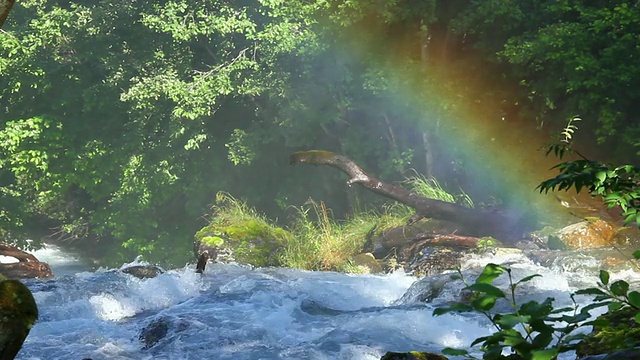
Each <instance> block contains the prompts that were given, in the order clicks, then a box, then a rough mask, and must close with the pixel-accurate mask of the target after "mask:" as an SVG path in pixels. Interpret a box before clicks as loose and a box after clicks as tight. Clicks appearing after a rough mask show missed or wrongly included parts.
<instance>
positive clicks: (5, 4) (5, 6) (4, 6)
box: [0, 0, 16, 28]
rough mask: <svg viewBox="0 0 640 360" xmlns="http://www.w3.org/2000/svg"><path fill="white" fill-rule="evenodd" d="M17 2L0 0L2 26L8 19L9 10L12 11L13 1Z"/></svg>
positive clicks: (0, 21) (0, 25) (0, 26)
mask: <svg viewBox="0 0 640 360" xmlns="http://www.w3.org/2000/svg"><path fill="white" fill-rule="evenodd" d="M15 2H16V1H15V0H0V28H2V24H4V21H5V20H7V16H8V15H9V11H11V8H12V7H13V3H15Z"/></svg>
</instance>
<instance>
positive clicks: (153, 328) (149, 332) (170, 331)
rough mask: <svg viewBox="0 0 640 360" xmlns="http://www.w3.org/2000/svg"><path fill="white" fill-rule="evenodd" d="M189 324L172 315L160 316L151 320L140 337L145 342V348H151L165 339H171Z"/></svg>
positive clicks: (141, 331)
mask: <svg viewBox="0 0 640 360" xmlns="http://www.w3.org/2000/svg"><path fill="white" fill-rule="evenodd" d="M188 327H189V324H188V323H187V322H186V321H184V320H182V319H179V318H175V317H171V316H160V317H158V318H155V319H153V320H151V321H150V322H149V323H148V324H147V325H146V326H145V327H144V328H142V330H140V334H139V335H138V339H139V340H140V341H141V342H142V344H143V347H142V348H143V349H151V348H153V347H154V346H157V345H158V344H159V343H161V342H162V341H163V340H165V341H170V339H173V338H174V337H175V336H176V335H177V334H178V333H180V332H183V331H185V330H186V329H187V328H188Z"/></svg>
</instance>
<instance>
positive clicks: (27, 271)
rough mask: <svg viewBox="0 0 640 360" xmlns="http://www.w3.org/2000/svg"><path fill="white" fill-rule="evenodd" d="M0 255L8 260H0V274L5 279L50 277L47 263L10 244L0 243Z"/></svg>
mask: <svg viewBox="0 0 640 360" xmlns="http://www.w3.org/2000/svg"><path fill="white" fill-rule="evenodd" d="M0 255H1V256H4V257H5V259H15V261H10V262H4V263H2V262H0V275H1V276H4V277H5V278H7V279H30V278H51V277H53V273H52V272H51V268H50V267H49V264H47V263H45V262H42V261H40V260H38V259H37V258H36V257H35V256H33V255H31V254H29V253H27V252H24V251H22V250H20V249H18V248H16V247H13V246H11V245H7V244H3V243H0Z"/></svg>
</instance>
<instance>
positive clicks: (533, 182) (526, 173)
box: [345, 25, 601, 224]
mask: <svg viewBox="0 0 640 360" xmlns="http://www.w3.org/2000/svg"><path fill="white" fill-rule="evenodd" d="M377 31H378V29H376V28H375V25H374V26H366V25H365V26H363V27H361V28H355V29H353V30H352V31H351V32H350V33H349V34H348V35H347V36H346V42H348V44H347V45H346V46H347V48H348V49H349V52H348V55H345V56H349V57H356V60H358V61H366V62H371V61H373V62H374V64H375V66H376V67H378V69H379V70H380V72H381V73H384V74H391V76H390V77H389V78H390V79H391V81H390V83H389V84H387V85H388V86H389V90H390V92H391V93H393V94H394V95H393V96H394V97H395V98H396V100H397V102H399V103H404V104H407V103H408V104H409V105H408V108H409V109H410V112H411V113H414V114H415V113H417V114H423V115H421V116H420V118H421V119H422V120H420V121H421V122H422V127H424V128H425V129H434V128H436V127H437V130H436V131H435V132H432V133H434V136H435V137H437V139H438V140H439V141H440V143H445V144H447V147H450V148H451V149H455V151H456V153H458V154H463V156H464V157H465V158H467V159H468V160H466V163H465V164H463V166H464V168H465V171H466V172H467V174H468V177H470V178H472V179H473V181H474V187H476V188H477V190H478V191H479V192H482V191H485V194H496V195H497V196H498V197H499V198H500V199H501V200H502V201H503V205H504V206H505V207H507V208H510V209H518V210H520V211H523V212H524V213H535V215H536V216H537V219H538V220H540V221H542V222H543V223H549V224H558V223H559V222H567V220H569V219H572V220H573V221H576V220H577V218H576V217H572V215H570V214H569V213H570V211H569V210H568V209H567V207H566V205H567V204H569V205H570V206H571V205H577V203H578V201H580V203H584V202H585V201H586V202H587V203H591V204H595V203H597V200H596V201H593V200H592V199H591V198H590V196H589V195H588V194H587V193H585V192H583V193H581V194H576V193H575V192H561V193H549V194H540V193H539V192H538V190H536V187H537V186H538V184H540V182H542V181H543V180H545V179H548V178H551V177H553V176H555V175H557V170H551V168H552V167H553V166H554V165H556V164H557V163H559V162H560V160H558V159H557V158H555V157H554V156H552V155H550V156H546V151H545V149H543V146H544V145H546V144H548V143H550V142H552V138H551V134H552V133H553V131H552V130H551V129H548V127H544V126H540V125H541V124H540V122H536V121H534V120H532V119H523V118H518V117H516V116H505V115H503V113H502V109H501V107H502V106H501V104H500V103H499V102H498V101H494V103H487V104H482V103H478V102H476V101H474V97H473V96H472V95H471V94H485V93H487V88H488V87H491V86H492V85H491V84H488V85H485V84H486V83H487V79H489V78H490V77H491V75H487V74H482V75H483V76H478V74H477V73H476V74H471V75H472V76H468V77H469V78H468V79H465V78H461V77H459V75H456V76H458V77H455V76H454V75H452V74H456V69H455V66H458V65H457V64H455V63H453V62H447V61H440V62H438V63H436V64H435V65H433V64H431V63H430V65H429V66H432V68H433V69H434V71H431V72H430V71H429V69H426V67H427V65H425V63H424V62H421V61H419V60H413V61H407V59H410V58H411V56H413V58H414V59H415V58H416V55H415V54H416V53H417V52H419V51H417V50H419V46H420V41H419V39H418V38H417V36H415V37H411V38H410V37H407V36H404V35H403V36H402V39H394V41H393V44H381V42H380V40H381V39H382V38H384V36H378V32H377ZM381 45H384V46H382V47H381ZM374 47H375V48H378V49H380V48H384V49H385V51H375V53H377V54H379V56H377V57H375V59H371V58H370V56H371V53H372V49H374ZM409 54H411V55H409ZM465 60H468V62H469V63H473V60H474V59H465ZM350 61H353V59H350ZM478 63H479V62H476V64H478ZM488 71H491V70H488ZM427 75H428V76H429V78H430V80H428V81H424V79H425V77H426V76H427ZM471 77H473V79H472V78H471ZM479 79H480V80H481V81H479ZM513 91H517V89H513ZM438 102H439V103H440V104H442V103H447V104H449V106H448V109H447V111H446V113H443V112H441V113H440V114H437V111H436V110H434V109H437V108H438V107H440V108H441V107H442V106H441V105H438V104H437V103H438ZM397 121H404V120H397ZM435 122H438V125H437V126H436V124H435ZM438 180H439V181H441V182H442V181H443V180H444V179H438ZM463 190H464V191H468V189H463ZM470 194H472V193H470ZM578 195H579V197H578ZM472 197H473V194H472ZM562 203H564V204H565V205H564V206H563V205H562ZM600 208H601V207H600Z"/></svg>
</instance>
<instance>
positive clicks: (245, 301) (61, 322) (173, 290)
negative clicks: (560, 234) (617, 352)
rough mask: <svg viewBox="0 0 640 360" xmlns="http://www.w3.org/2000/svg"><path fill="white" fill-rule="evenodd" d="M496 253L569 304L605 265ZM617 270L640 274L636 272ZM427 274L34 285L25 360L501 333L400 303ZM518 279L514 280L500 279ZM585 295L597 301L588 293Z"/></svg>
mask: <svg viewBox="0 0 640 360" xmlns="http://www.w3.org/2000/svg"><path fill="white" fill-rule="evenodd" d="M489 262H493V263H498V264H504V265H507V266H509V267H510V268H511V269H512V275H513V278H514V279H515V280H516V281H517V280H519V279H520V278H522V277H524V276H528V275H531V274H540V275H541V277H537V278H534V279H532V280H531V281H530V282H527V283H526V284H522V285H521V291H522V293H523V295H522V296H523V298H522V300H529V299H535V300H539V301H542V300H543V299H544V298H545V297H554V298H556V302H554V304H556V305H562V306H565V305H566V304H567V303H568V302H569V295H570V294H571V292H573V291H575V289H576V284H575V279H577V278H580V279H583V280H584V279H585V278H586V279H587V280H588V281H593V282H592V285H595V282H596V281H597V274H594V273H588V274H587V273H582V274H580V275H577V274H578V271H581V270H580V269H579V267H572V268H569V267H551V268H544V267H541V266H539V265H537V264H535V263H533V262H532V261H530V260H529V259H527V258H526V257H525V256H523V255H522V254H517V253H507V254H502V255H498V256H489V255H485V256H477V257H473V258H471V259H469V261H467V262H466V263H465V264H463V268H464V269H467V270H470V272H469V274H471V275H470V276H473V275H472V274H477V273H479V271H480V270H481V268H482V267H483V266H484V265H486V264H487V263H489ZM567 263H569V262H567ZM611 278H612V281H614V279H625V280H627V281H638V280H640V276H638V274H637V273H636V272H634V271H621V272H617V273H613V274H612V276H611ZM416 280H417V279H416V278H414V277H412V276H408V275H406V274H403V273H401V272H397V273H393V274H387V275H346V274H340V273H334V272H310V271H300V270H293V269H252V268H249V267H242V266H236V265H220V264H212V265H210V266H209V267H208V268H207V272H206V273H205V274H203V275H200V274H196V273H195V272H194V265H193V264H191V265H189V266H186V267H185V268H182V269H177V270H171V271H168V272H166V273H163V274H161V275H159V276H157V277H155V278H152V279H138V278H135V277H133V276H131V275H127V274H122V273H120V272H118V271H115V270H108V269H101V270H98V271H95V272H82V273H78V274H76V275H74V276H67V277H64V278H59V279H56V280H52V281H48V282H44V281H37V282H28V283H27V284H28V285H29V286H30V287H31V288H32V289H33V290H34V297H35V298H36V302H37V303H38V305H39V308H40V314H41V315H40V319H39V321H38V323H36V325H35V326H34V328H33V329H32V331H31V334H30V335H29V337H28V338H27V341H26V342H25V345H24V348H23V350H22V351H21V353H20V356H19V359H81V358H84V357H90V358H92V359H94V360H100V359H234V360H243V359H247V360H249V359H296V360H297V359H301V360H304V359H313V360H316V359H319V360H322V359H346V360H373V359H376V360H377V359H379V358H380V357H381V356H382V355H383V354H384V353H385V352H387V351H398V352H404V351H410V350H418V351H434V352H439V351H441V350H442V348H444V347H453V348H467V349H468V347H469V345H470V344H471V342H472V341H473V340H475V339H476V338H478V337H481V336H486V335H489V334H490V333H492V332H493V331H494V330H493V328H492V327H491V324H490V323H489V322H488V321H487V320H486V319H485V318H484V317H482V316H480V315H478V314H473V313H464V314H457V313H450V314H445V315H441V316H433V314H432V313H433V309H434V305H432V304H428V303H412V304H397V300H398V299H400V298H402V295H403V294H404V293H405V292H406V291H407V289H409V287H410V286H411V285H412V284H413V283H414V282H415V281H416ZM470 280H473V279H470ZM583 280H581V281H583ZM506 284H508V282H507V281H506V279H505V278H504V277H501V278H499V279H497V280H496V285H497V286H499V287H503V286H505V285H506ZM448 285H450V284H448ZM578 301H579V302H582V303H583V304H587V303H590V299H589V298H588V297H579V298H578ZM154 321H161V322H164V323H165V324H166V327H167V333H166V335H164V336H160V337H159V338H158V341H157V343H153V344H150V345H148V347H149V348H148V349H146V348H145V343H144V342H143V341H142V340H140V338H139V337H140V334H141V331H142V329H143V328H145V327H148V326H149V325H150V324H151V323H153V322H154ZM471 350H472V351H473V352H474V353H475V354H478V352H477V349H471ZM570 358H571V356H570V354H568V355H565V356H564V357H561V359H570Z"/></svg>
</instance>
